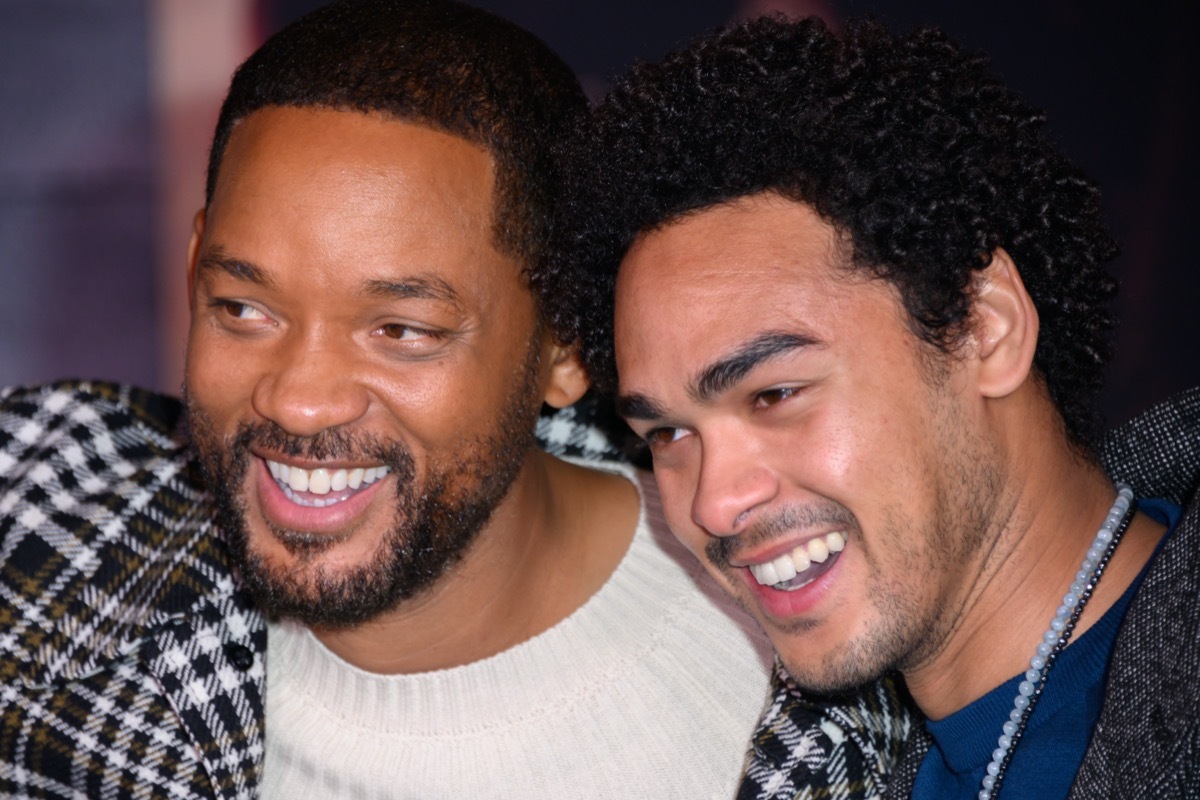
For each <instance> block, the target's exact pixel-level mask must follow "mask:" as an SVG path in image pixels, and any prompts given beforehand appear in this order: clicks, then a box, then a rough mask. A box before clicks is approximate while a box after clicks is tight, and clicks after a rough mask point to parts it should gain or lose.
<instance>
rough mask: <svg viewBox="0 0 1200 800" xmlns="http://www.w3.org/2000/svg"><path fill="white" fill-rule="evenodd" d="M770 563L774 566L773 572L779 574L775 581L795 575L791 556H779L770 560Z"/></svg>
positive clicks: (782, 580)
mask: <svg viewBox="0 0 1200 800" xmlns="http://www.w3.org/2000/svg"><path fill="white" fill-rule="evenodd" d="M771 565H772V566H774V567H775V574H776V575H777V576H779V580H777V581H775V582H776V583H783V582H784V581H790V580H791V579H792V578H794V577H796V563H795V562H794V561H792V558H791V556H780V557H779V558H777V559H775V560H774V561H772V562H771Z"/></svg>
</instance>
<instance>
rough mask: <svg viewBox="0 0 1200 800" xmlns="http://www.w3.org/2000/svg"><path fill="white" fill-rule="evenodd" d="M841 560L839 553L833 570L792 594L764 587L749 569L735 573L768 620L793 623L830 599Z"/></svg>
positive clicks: (742, 569)
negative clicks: (791, 621) (792, 620)
mask: <svg viewBox="0 0 1200 800" xmlns="http://www.w3.org/2000/svg"><path fill="white" fill-rule="evenodd" d="M844 552H845V551H843V553H844ZM841 556H842V553H839V554H838V560H837V561H835V562H834V564H833V566H831V567H830V568H829V569H828V570H827V571H826V572H824V573H823V574H822V575H820V576H819V577H818V578H817V579H816V580H814V581H812V582H811V583H808V584H805V585H804V586H802V587H800V588H799V589H796V590H795V591H792V592H786V591H783V590H781V589H775V588H773V587H771V586H764V585H763V584H761V583H759V582H758V581H756V580H755V579H754V576H753V575H752V574H751V573H750V569H749V568H748V567H742V568H741V569H739V570H738V572H739V573H741V575H742V580H744V581H745V582H746V584H747V585H748V586H749V587H750V591H751V593H752V594H753V595H754V597H755V599H756V600H757V601H758V605H759V607H760V608H762V610H763V612H764V613H766V615H767V616H768V617H772V618H774V619H777V620H788V619H795V618H796V617H799V616H803V615H805V614H810V613H812V611H813V610H814V609H815V608H816V607H817V606H818V605H819V604H820V603H821V602H822V601H823V600H824V599H825V598H826V597H827V596H828V595H829V593H830V591H831V588H832V585H833V582H834V581H835V580H836V575H837V574H838V572H839V568H840V567H841Z"/></svg>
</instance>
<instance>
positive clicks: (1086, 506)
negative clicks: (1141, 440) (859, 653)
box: [904, 444, 1162, 719]
mask: <svg viewBox="0 0 1200 800" xmlns="http://www.w3.org/2000/svg"><path fill="white" fill-rule="evenodd" d="M1028 463H1034V464H1037V465H1038V468H1037V469H1034V470H1031V471H1030V472H1029V473H1027V474H1026V476H1025V477H1024V480H1023V482H1022V483H1020V484H1019V485H1015V486H1013V485H1010V486H1008V487H1007V488H1006V490H1005V491H1004V492H1002V493H1001V494H1000V497H1001V498H1003V501H1002V502H1000V503H998V509H999V510H1000V511H1001V514H1000V516H999V518H998V519H997V520H995V525H994V526H993V532H992V535H991V537H990V539H989V543H990V546H988V547H985V548H983V549H982V550H981V552H980V553H979V554H978V557H977V558H976V560H975V561H974V563H972V564H970V565H969V566H968V567H967V569H965V570H964V576H965V579H964V581H963V582H962V584H961V587H962V588H961V589H960V590H959V599H958V600H957V601H956V602H951V603H948V604H947V606H946V609H947V610H946V613H945V614H944V618H943V621H942V622H943V628H944V629H945V630H946V631H947V633H946V635H945V636H944V637H943V638H942V640H941V646H940V648H939V649H938V650H937V651H936V652H934V653H933V654H932V655H930V656H929V657H927V658H926V659H924V660H923V661H922V662H921V663H919V664H917V665H914V666H913V667H912V668H911V669H907V670H905V673H904V674H905V679H906V682H907V684H908V688H909V690H910V692H911V693H912V696H913V699H914V700H915V701H916V703H917V705H918V706H919V707H920V708H921V710H922V711H923V712H924V713H925V715H926V716H927V717H929V718H930V719H941V718H942V717H945V716H947V715H949V714H952V713H954V712H955V711H958V710H960V709H961V708H963V707H964V706H966V705H968V704H969V703H971V702H973V701H974V700H977V699H978V698H980V697H982V696H983V695H984V694H986V693H987V692H989V691H991V690H992V689H994V688H996V687H997V686H999V685H1000V684H1002V683H1003V682H1005V681H1006V680H1008V679H1009V678H1011V677H1013V676H1014V675H1016V674H1018V673H1021V672H1024V671H1025V670H1026V669H1027V668H1028V664H1029V659H1030V657H1031V656H1032V655H1033V652H1034V649H1035V647H1036V646H1037V644H1038V643H1039V642H1040V641H1041V637H1042V635H1043V634H1044V632H1045V631H1046V629H1047V626H1048V625H1049V623H1050V620H1051V619H1052V618H1053V617H1054V614H1055V611H1056V609H1057V608H1058V606H1059V605H1060V604H1061V603H1062V598H1063V595H1064V594H1065V593H1066V591H1067V589H1068V588H1069V586H1070V584H1071V582H1072V581H1073V580H1074V578H1075V573H1076V572H1077V571H1078V570H1079V568H1080V564H1081V563H1082V561H1083V559H1084V556H1085V554H1086V553H1087V550H1088V548H1089V547H1090V546H1091V544H1092V541H1093V539H1094V537H1095V535H1096V533H1097V531H1098V530H1099V528H1100V526H1101V525H1102V523H1103V521H1104V518H1105V515H1106V514H1107V513H1108V512H1109V509H1110V507H1111V505H1112V503H1113V501H1114V500H1115V498H1116V489H1115V488H1114V487H1113V485H1112V483H1111V481H1109V479H1108V478H1107V476H1105V475H1104V473H1103V472H1102V471H1101V470H1100V468H1099V467H1097V466H1095V465H1094V464H1092V463H1090V462H1086V461H1084V460H1082V459H1081V458H1080V457H1079V456H1078V455H1077V454H1076V453H1075V452H1074V451H1073V450H1071V449H1070V448H1068V447H1067V446H1066V445H1065V444H1064V445H1063V446H1062V448H1061V449H1060V451H1059V452H1057V453H1051V452H1043V453H1039V454H1037V457H1036V458H1035V459H1033V460H1031V461H1029V462H1028ZM1161 534H1162V527H1161V526H1159V525H1157V524H1156V523H1154V522H1153V521H1152V520H1150V519H1149V518H1147V517H1145V516H1144V515H1137V516H1136V517H1135V518H1134V520H1133V522H1132V523H1131V525H1130V527H1129V530H1128V532H1127V533H1126V535H1125V537H1124V540H1123V541H1122V543H1121V544H1120V546H1119V547H1118V549H1117V550H1116V552H1115V554H1114V556H1113V558H1112V560H1111V561H1110V562H1109V565H1108V567H1107V568H1106V570H1105V574H1104V579H1103V581H1102V582H1101V583H1099V584H1098V585H1097V588H1096V590H1095V592H1094V594H1093V596H1092V598H1091V600H1090V601H1089V603H1088V605H1087V606H1086V608H1085V610H1084V613H1083V615H1082V616H1081V617H1080V619H1079V622H1078V624H1077V626H1076V628H1075V632H1074V638H1077V637H1079V636H1080V635H1081V634H1082V633H1083V632H1084V631H1085V630H1087V629H1088V628H1089V627H1090V626H1091V625H1092V624H1094V623H1095V621H1096V620H1098V619H1100V617H1102V616H1103V614H1104V612H1105V611H1107V610H1108V609H1109V608H1110V607H1111V606H1112V605H1113V603H1115V602H1116V601H1117V599H1118V598H1119V597H1120V596H1121V594H1122V593H1123V592H1124V591H1125V589H1126V588H1128V587H1129V585H1130V583H1132V581H1133V580H1134V578H1135V577H1136V576H1137V574H1138V572H1139V571H1140V570H1141V568H1142V567H1143V566H1144V565H1145V563H1146V562H1147V561H1148V560H1149V557H1150V555H1151V554H1152V552H1153V549H1154V545H1155V543H1156V542H1157V540H1158V538H1159V537H1160V536H1161Z"/></svg>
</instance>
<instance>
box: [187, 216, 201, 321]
mask: <svg viewBox="0 0 1200 800" xmlns="http://www.w3.org/2000/svg"><path fill="white" fill-rule="evenodd" d="M204 221H205V216H204V209H203V208H202V209H200V210H199V211H197V212H196V216H195V217H193V218H192V238H191V239H190V240H189V241H188V249H187V296H188V308H192V301H193V300H194V299H195V296H196V259H197V258H199V257H200V242H201V240H202V239H204Z"/></svg>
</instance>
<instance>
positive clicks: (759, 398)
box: [754, 386, 797, 408]
mask: <svg viewBox="0 0 1200 800" xmlns="http://www.w3.org/2000/svg"><path fill="white" fill-rule="evenodd" d="M796 391H797V390H796V388H795V387H793V386H781V387H779V388H777V389H767V390H766V391H765V392H759V393H758V394H756V395H755V396H754V405H755V406H756V407H759V408H766V407H770V406H773V405H775V404H776V403H780V402H782V401H784V400H787V399H788V398H789V397H791V396H792V395H794V394H795V393H796Z"/></svg>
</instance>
